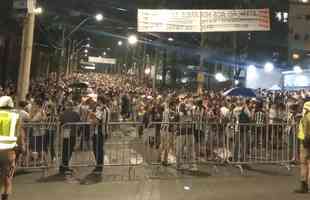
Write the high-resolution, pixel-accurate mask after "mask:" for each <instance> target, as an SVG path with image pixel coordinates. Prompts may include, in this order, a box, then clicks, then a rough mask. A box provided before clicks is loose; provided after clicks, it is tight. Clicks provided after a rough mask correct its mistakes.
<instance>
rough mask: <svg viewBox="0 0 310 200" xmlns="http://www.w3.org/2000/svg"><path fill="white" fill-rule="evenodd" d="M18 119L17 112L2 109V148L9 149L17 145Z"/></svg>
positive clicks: (0, 113)
mask: <svg viewBox="0 0 310 200" xmlns="http://www.w3.org/2000/svg"><path fill="white" fill-rule="evenodd" d="M18 119H19V115H18V114H17V113H14V112H9V111H4V110H0V150H9V149H13V148H15V147H16V146H17V137H16V133H17V131H16V127H17V122H18Z"/></svg>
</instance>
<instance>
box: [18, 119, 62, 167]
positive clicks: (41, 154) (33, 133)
mask: <svg viewBox="0 0 310 200" xmlns="http://www.w3.org/2000/svg"><path fill="white" fill-rule="evenodd" d="M58 127H59V126H58V124H57V123H24V124H23V125H22V129H23V131H24V133H25V143H26V144H25V146H26V152H25V153H23V154H20V155H19V156H18V159H17V169H18V170H31V169H43V170H44V172H46V170H47V169H48V168H52V167H56V166H57V165H58V163H57V161H58V160H59V159H58V145H57V144H58V143H57V140H58V137H57V136H58V135H57V133H58Z"/></svg>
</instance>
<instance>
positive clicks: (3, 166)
mask: <svg viewBox="0 0 310 200" xmlns="http://www.w3.org/2000/svg"><path fill="white" fill-rule="evenodd" d="M15 159H16V153H15V151H14V150H5V151H0V173H1V178H5V177H7V178H11V177H13V176H14V172H15V167H16V165H15Z"/></svg>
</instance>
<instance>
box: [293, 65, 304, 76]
mask: <svg viewBox="0 0 310 200" xmlns="http://www.w3.org/2000/svg"><path fill="white" fill-rule="evenodd" d="M293 69H294V72H295V73H296V74H300V73H302V69H301V67H300V66H298V65H296V66H294V68H293Z"/></svg>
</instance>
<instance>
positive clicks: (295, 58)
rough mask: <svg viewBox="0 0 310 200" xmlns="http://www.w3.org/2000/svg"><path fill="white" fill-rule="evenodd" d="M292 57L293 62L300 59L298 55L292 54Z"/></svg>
mask: <svg viewBox="0 0 310 200" xmlns="http://www.w3.org/2000/svg"><path fill="white" fill-rule="evenodd" d="M292 57H293V59H294V60H297V59H299V58H300V55H299V54H298V53H293V55H292Z"/></svg>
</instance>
